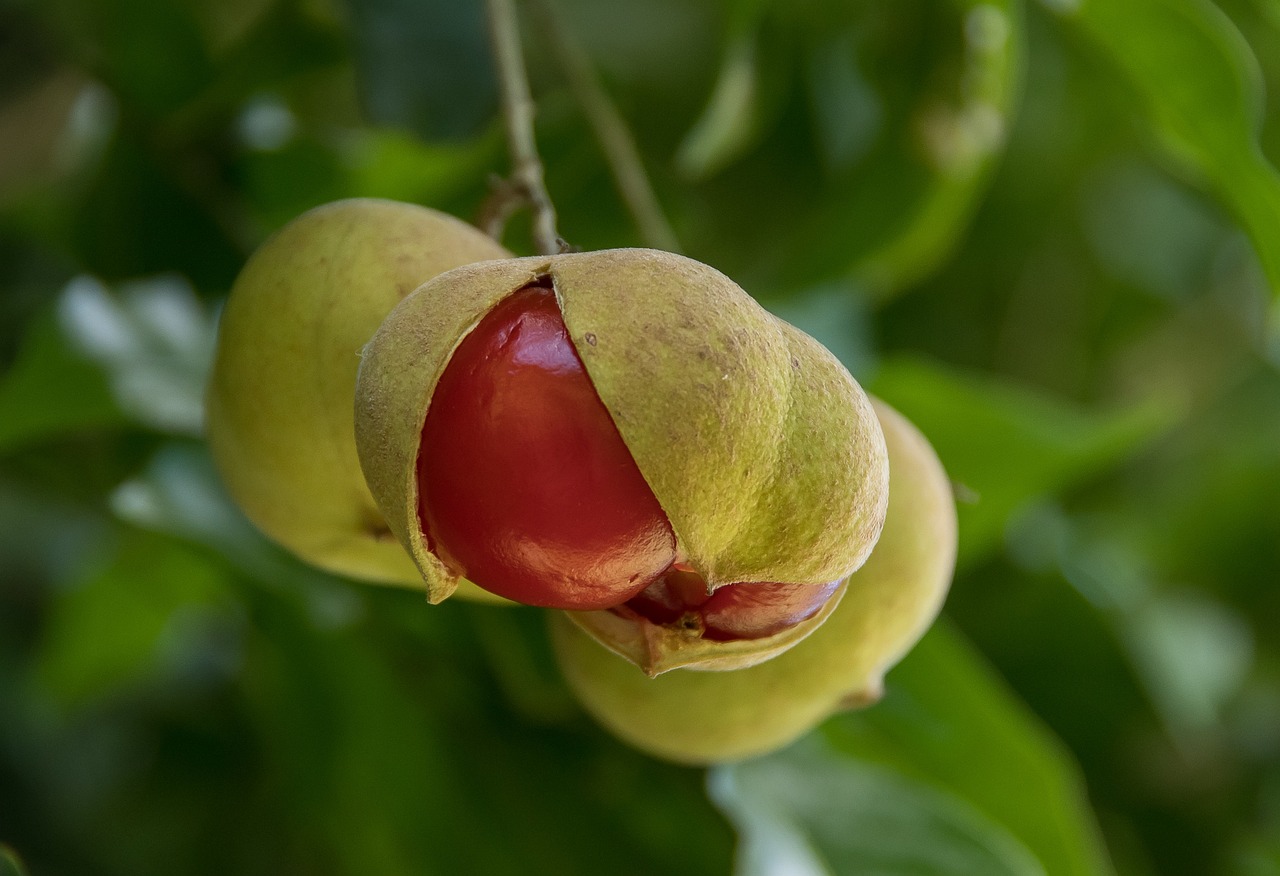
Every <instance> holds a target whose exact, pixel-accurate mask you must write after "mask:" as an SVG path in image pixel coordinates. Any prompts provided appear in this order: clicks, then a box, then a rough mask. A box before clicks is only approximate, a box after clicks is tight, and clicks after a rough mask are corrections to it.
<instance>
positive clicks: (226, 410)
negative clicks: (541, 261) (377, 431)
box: [206, 199, 509, 599]
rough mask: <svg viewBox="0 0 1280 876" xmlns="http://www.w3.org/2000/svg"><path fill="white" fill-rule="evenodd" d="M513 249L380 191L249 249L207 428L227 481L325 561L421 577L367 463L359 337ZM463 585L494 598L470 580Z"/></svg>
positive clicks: (258, 513) (232, 302) (254, 515)
mask: <svg viewBox="0 0 1280 876" xmlns="http://www.w3.org/2000/svg"><path fill="white" fill-rule="evenodd" d="M507 256H509V253H508V252H507V251H506V250H504V249H503V248H502V247H501V246H499V245H498V244H497V243H495V242H494V241H493V240H491V239H490V238H489V237H487V236H485V235H484V234H481V233H480V232H479V231H478V230H476V229H475V228H472V227H471V226H469V225H467V224H465V223H463V222H461V221H459V220H457V219H455V218H453V217H452V216H448V215H445V214H443V213H439V212H436V211H434V210H430V209H427V208H425V207H418V206H415V205H412V204H403V203H398V202H394V201H384V200H374V199H353V200H346V201H337V202H334V203H331V204H326V205H324V206H322V207H317V208H316V209H314V210H311V211H309V212H307V213H304V214H303V215H301V216H299V217H298V218H297V219H294V220H293V221H292V222H290V223H289V224H288V225H286V226H285V227H283V228H282V229H280V230H279V231H278V232H277V233H276V234H275V235H274V236H272V237H271V238H270V239H269V240H267V241H266V242H265V243H264V244H263V245H262V246H261V247H260V248H259V249H258V250H257V252H255V253H254V254H253V256H252V257H251V258H250V259H249V262H248V263H247V264H246V265H245V267H244V270H243V271H241V273H240V276H239V277H238V278H237V279H236V282H235V285H234V287H233V288H232V291H231V295H230V297H229V298H228V300H227V304H226V308H225V309H224V310H223V312H222V318H221V323H220V325H219V333H218V349H217V354H216V357H215V360H214V365H213V373H212V375H211V377H210V383H209V387H208V391H207V394H206V427H207V428H206V431H207V433H208V437H209V446H210V448H211V450H212V452H213V457H214V460H215V462H216V463H217V466H218V469H219V472H220V473H221V475H222V479H223V481H224V482H225V484H226V486H227V489H228V490H229V491H230V493H231V495H232V497H233V498H234V499H235V500H236V502H237V503H238V504H239V505H240V507H241V508H242V509H243V510H244V511H245V513H246V514H247V515H248V516H249V519H250V520H252V521H253V522H254V524H255V525H256V526H257V527H258V528H259V529H261V530H262V531H263V532H264V533H266V534H267V535H268V536H270V537H271V538H272V539H274V540H275V541H277V542H278V543H280V544H281V545H283V546H285V547H286V548H288V549H289V550H291V551H292V552H293V553H295V554H297V555H298V556H299V557H301V558H302V559H304V560H306V561H307V562H309V563H311V564H313V565H316V566H319V567H321V568H324V569H327V570H329V571H332V572H336V573H339V574H343V575H350V576H352V577H356V578H362V579H366V580H370V581H374V582H384V583H394V584H400V585H404V586H412V587H421V586H422V579H421V576H420V575H419V574H418V572H417V570H416V568H415V567H414V564H413V562H412V561H411V560H410V558H409V557H408V555H407V554H406V553H405V551H404V549H403V548H402V547H401V546H400V545H399V543H397V542H396V540H395V538H394V537H392V536H391V535H390V533H389V531H388V530H387V527H386V523H385V522H384V520H383V518H382V513H381V512H380V511H379V510H378V506H377V505H376V504H375V503H374V501H373V497H372V496H370V495H369V490H368V487H367V486H365V481H364V476H363V475H362V474H361V472H360V463H359V460H358V458H357V456H356V447H355V427H354V423H353V421H352V410H351V398H352V396H353V394H354V392H355V383H356V369H357V368H358V366H359V364H360V349H361V347H363V346H364V344H365V343H366V342H367V341H368V340H369V338H370V337H371V336H372V335H373V333H374V331H375V330H376V329H377V327H378V325H379V324H380V323H381V322H382V320H383V319H384V318H385V317H386V315H387V314H388V313H389V312H390V311H391V310H392V308H394V307H395V306H396V305H397V304H398V303H399V302H400V300H401V299H402V298H404V297H405V296H406V295H408V294H409V293H410V292H412V291H413V290H414V289H415V288H417V287H418V286H419V285H421V284H422V283H423V282H424V281H425V280H428V279H430V278H431V277H434V276H436V275H437V274H439V273H441V272H442V271H446V270H449V269H451V268H455V267H458V266H459V265H463V264H468V263H470V262H474V261H479V260H481V259H493V258H504V257H507ZM464 593H466V594H468V595H475V596H479V597H481V598H487V599H492V597H490V596H489V594H487V593H485V592H484V591H480V590H479V589H478V588H474V587H472V586H471V585H469V584H467V585H464Z"/></svg>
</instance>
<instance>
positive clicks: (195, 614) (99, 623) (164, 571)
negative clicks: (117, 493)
mask: <svg viewBox="0 0 1280 876" xmlns="http://www.w3.org/2000/svg"><path fill="white" fill-rule="evenodd" d="M224 589H225V588H224V578H223V574H222V572H221V570H220V569H219V568H218V567H216V566H215V565H213V564H211V563H210V561H209V560H208V559H207V558H206V557H204V556H201V555H199V554H196V553H194V552H192V551H191V550H190V549H189V548H185V547H183V546H181V545H178V544H176V543H174V542H171V541H169V540H167V539H159V538H156V537H154V536H149V535H145V534H142V533H138V532H133V533H125V534H123V538H122V541H121V543H120V545H119V547H118V549H117V550H116V552H115V554H114V556H112V557H111V558H110V560H109V562H108V563H107V564H106V565H105V566H103V567H101V568H96V569H94V570H92V571H91V572H90V573H89V574H88V576H87V577H86V578H84V579H83V580H80V581H77V582H74V583H72V584H71V586H70V587H69V588H68V589H67V590H65V591H64V592H63V593H61V594H60V595H59V597H58V598H57V600H56V601H55V603H54V605H53V608H52V613H51V616H50V617H49V620H48V627H47V629H46V632H45V637H44V642H43V647H42V649H41V652H40V656H39V668H38V670H37V676H38V678H39V679H40V681H41V683H42V684H43V685H44V687H45V689H46V690H47V691H48V692H49V693H51V694H52V695H53V697H54V699H55V700H56V701H57V702H58V703H59V705H61V706H63V707H64V708H74V707H76V706H79V705H82V704H84V703H86V702H90V701H92V700H95V699H98V698H100V697H103V696H108V695H110V694H112V693H114V692H116V691H117V690H119V689H120V688H121V687H123V686H126V685H129V684H134V683H137V682H139V681H141V680H143V679H144V678H145V677H147V676H148V675H150V674H152V673H154V672H157V671H168V672H170V673H174V672H181V671H183V670H184V669H188V668H190V667H189V666H184V665H183V664H185V663H190V661H191V658H192V657H193V656H194V651H196V650H199V649H200V648H201V647H202V646H203V644H204V643H203V642H202V641H201V640H202V638H203V637H204V633H205V632H206V631H207V630H208V627H209V621H210V620H211V619H212V614H213V613H214V612H215V606H216V603H217V601H218V597H219V594H220V593H222V592H223V591H224Z"/></svg>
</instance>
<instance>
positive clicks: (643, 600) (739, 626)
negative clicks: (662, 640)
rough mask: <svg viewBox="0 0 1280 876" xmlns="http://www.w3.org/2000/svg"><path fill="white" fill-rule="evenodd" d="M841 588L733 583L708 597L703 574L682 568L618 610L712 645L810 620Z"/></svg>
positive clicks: (755, 636) (757, 636)
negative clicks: (685, 630)
mask: <svg viewBox="0 0 1280 876" xmlns="http://www.w3.org/2000/svg"><path fill="white" fill-rule="evenodd" d="M839 588H840V582H839V581H832V582H831V583H830V584H820V585H819V584H813V585H806V584H775V583H759V584H751V583H744V584H728V585H725V586H723V587H720V588H719V589H717V590H716V591H715V592H714V593H710V594H709V593H707V582H706V581H705V579H703V577H702V576H701V575H699V574H698V573H697V572H694V571H692V570H689V569H685V568H681V567H680V566H675V567H673V568H672V569H671V570H670V571H669V572H668V573H667V574H666V575H663V576H662V577H661V578H659V579H658V580H657V581H654V582H653V583H652V584H651V585H649V586H648V587H647V588H645V589H644V590H643V591H642V592H640V593H639V594H637V595H636V596H634V597H632V598H631V599H629V600H628V601H627V603H626V605H625V606H622V607H619V608H617V609H615V612H616V613H618V614H621V615H623V616H625V615H626V613H627V612H628V611H631V612H634V613H635V614H637V615H639V616H640V617H642V618H644V619H645V620H647V621H648V622H650V623H653V624H656V625H658V626H667V627H681V628H684V629H687V630H689V631H690V632H697V633H700V635H701V637H702V638H704V639H708V640H710V641H713V642H731V641H737V640H742V639H763V638H765V637H766V636H772V635H775V634H776V633H780V632H782V631H783V630H785V629H788V628H790V627H793V626H795V625H796V624H798V623H800V622H801V621H805V620H808V619H809V618H811V617H813V616H814V615H816V614H817V613H818V611H819V610H820V609H821V608H822V606H823V605H825V604H826V602H827V600H828V599H830V598H831V597H832V596H833V595H834V594H835V592H836V591H837V590H838V589H839Z"/></svg>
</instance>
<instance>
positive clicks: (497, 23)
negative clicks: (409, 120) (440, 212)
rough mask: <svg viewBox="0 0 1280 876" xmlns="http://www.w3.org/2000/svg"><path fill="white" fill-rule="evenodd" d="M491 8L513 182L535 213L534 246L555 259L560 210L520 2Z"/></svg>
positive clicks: (499, 1)
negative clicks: (548, 172)
mask: <svg viewBox="0 0 1280 876" xmlns="http://www.w3.org/2000/svg"><path fill="white" fill-rule="evenodd" d="M485 7H486V10H487V12H488V16H489V35H490V41H491V44H492V47H493V58H494V62H495V64H496V65H497V70H498V84H499V90H500V94H501V99H502V118H503V122H504V123H505V125H506V129H507V145H508V148H509V149H510V151H511V162H512V168H511V176H510V178H509V180H508V182H509V183H510V184H511V186H512V187H514V188H515V189H516V190H518V191H519V192H520V194H521V195H522V196H523V197H524V199H525V201H526V202H527V203H528V205H529V209H530V210H531V211H532V213H533V242H534V245H535V246H536V247H537V249H538V252H539V253H542V254H543V255H554V254H556V253H558V252H560V251H561V249H562V243H561V240H560V235H559V233H558V232H557V231H556V208H555V205H554V204H553V203H552V202H551V196H550V195H549V194H548V193H547V186H546V183H545V181H544V180H543V169H542V159H541V158H540V157H539V156H538V144H537V140H536V138H535V136H534V127H533V117H534V104H533V98H532V97H531V96H530V94H529V79H528V76H527V75H526V73H525V65H524V52H523V51H522V49H521V46H520V25H519V21H518V20H517V18H516V8H515V2H514V0H486V3H485Z"/></svg>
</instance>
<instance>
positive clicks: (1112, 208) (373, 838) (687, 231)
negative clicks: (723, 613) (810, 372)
mask: <svg viewBox="0 0 1280 876" xmlns="http://www.w3.org/2000/svg"><path fill="white" fill-rule="evenodd" d="M527 2H528V3H529V4H531V5H533V6H537V4H538V3H544V2H545V3H552V6H553V8H554V9H555V11H556V12H557V13H558V16H559V18H560V20H562V22H563V23H564V25H565V27H566V29H567V31H568V32H569V33H570V34H571V35H572V36H573V38H574V39H575V40H576V41H577V42H579V43H580V44H581V45H582V47H583V48H585V50H586V52H587V54H588V56H589V57H590V58H591V60H592V61H593V62H594V64H595V65H596V67H597V69H598V72H599V73H600V75H601V78H602V81H603V83H604V85H605V87H606V90H607V91H608V93H609V95H610V96H611V98H612V100H613V101H614V102H615V103H616V105H617V107H618V109H619V110H620V112H621V114H622V117H623V118H625V119H626V121H627V123H628V125H629V127H630V128H631V130H632V132H633V134H634V136H635V138H636V142H637V145H638V148H639V154H640V156H641V158H642V160H643V162H644V165H645V169H646V170H647V172H648V174H649V176H650V178H651V180H652V182H653V185H654V187H655V189H656V191H657V194H658V197H659V199H660V200H661V202H662V205H663V208H664V210H665V212H666V213H667V214H668V215H669V216H670V217H671V220H672V223H673V225H674V226H675V230H676V232H677V233H678V235H679V237H680V239H681V241H682V243H683V245H684V248H685V250H686V251H687V252H688V254H690V255H692V256H694V257H696V258H699V259H701V260H704V261H707V262H709V263H711V264H714V265H715V266H717V267H719V268H720V269H722V270H724V271H725V272H727V273H728V274H730V275H731V276H733V277H734V278H735V279H737V280H738V281H739V282H740V283H741V284H742V285H743V286H744V287H745V288H747V289H748V290H749V291H750V292H752V293H753V294H755V295H756V296H757V297H758V298H759V299H760V300H761V301H762V302H763V303H765V304H766V306H769V307H771V308H772V309H774V310H775V311H777V312H779V313H780V314H783V315H784V316H786V317H787V318H789V319H791V320H792V321H794V322H796V323H797V324H799V325H801V327H803V328H805V329H806V330H808V331H810V332H811V333H812V334H814V335H815V336H816V337H818V338H819V339H821V340H822V341H823V342H824V343H827V344H828V346H830V347H831V348H832V349H833V350H835V351H836V352H837V354H838V355H840V356H841V358H843V359H844V360H845V362H846V363H847V364H848V365H849V366H850V368H851V369H853V370H854V372H855V373H856V374H857V375H858V376H859V377H860V378H861V379H863V380H864V381H865V382H866V383H867V384H868V385H869V386H870V387H871V388H872V389H873V390H874V391H875V392H877V393H879V394H881V395H882V396H883V397H884V398H886V399H887V400H888V401H890V402H891V403H893V404H895V405H897V406H899V407H900V408H901V409H902V410H903V411H904V413H906V414H908V415H909V416H910V417H912V418H913V419H914V420H915V421H916V422H917V423H918V424H919V425H920V426H921V427H922V428H923V429H924V431H925V432H926V433H927V434H928V435H929V436H930V437H931V439H932V440H933V442H934V443H935V445H936V447H937V449H938V451H939V453H940V455H941V456H942V459H943V461H944V462H945V463H946V464H947V466H948V468H949V471H950V472H951V473H952V476H953V477H954V479H955V481H956V484H957V495H958V498H959V499H960V501H961V537H962V549H961V566H960V571H959V574H958V577H957V579H956V584H955V587H954V590H953V593H952V595H951V598H950V600H949V602H948V609H947V615H948V617H947V619H946V620H945V622H944V623H942V624H941V625H939V626H938V627H937V628H935V630H934V631H932V632H931V633H930V634H929V635H928V636H927V637H926V639H925V640H924V641H923V642H922V643H921V645H920V646H919V647H918V648H917V649H916V650H915V651H914V652H913V653H912V654H911V655H909V656H908V658H907V659H906V660H905V661H904V663H903V664H902V665H901V666H900V667H899V668H898V669H896V670H895V671H894V672H892V673H890V675H889V677H888V682H887V685H888V693H887V696H886V698H885V700H884V702H883V703H882V704H880V705H879V706H876V707H875V708H872V709H870V710H867V711H865V712H858V713H849V714H845V715H840V716H837V717H835V718H833V719H831V720H830V721H828V722H827V723H826V724H825V725H823V727H821V728H820V730H819V731H817V732H815V733H813V734H811V735H810V736H809V737H808V738H806V739H804V740H802V741H801V742H800V743H798V744H797V745H796V746H794V747H792V748H791V749H788V750H786V751H783V752H780V753H778V754H775V755H771V756H769V757H766V758H762V759H760V760H758V761H754V762H748V763H744V764H738V765H731V766H724V767H718V768H716V769H714V770H711V771H710V772H700V771H696V770H690V769H684V768H676V767H672V766H669V765H665V764H662V763H659V762H656V761H654V760H652V759H650V758H647V757H645V756H643V755H641V754H639V753H636V752H634V751H631V750H629V749H627V748H626V747H625V746H623V745H622V744H621V743H619V742H617V741H615V740H613V739H612V738H610V737H609V736H607V735H606V734H605V733H604V732H603V731H601V730H599V729H598V728H596V727H595V726H594V725H593V724H592V723H591V722H590V721H589V720H588V719H587V718H586V717H585V716H584V715H583V714H582V713H581V712H580V711H579V709H578V707H577V706H576V705H575V703H574V702H573V700H572V698H571V697H570V695H569V693H568V692H567V690H566V689H565V688H564V686H563V684H562V683H561V681H560V680H559V678H558V677H557V676H556V674H555V671H554V668H553V666H552V663H551V661H550V659H549V655H548V653H547V645H546V641H545V638H544V633H543V628H542V621H541V618H540V616H539V614H538V612H536V611H532V610H519V609H510V610H499V609H493V608H484V607H479V606H473V605H465V604H458V603H456V602H450V603H447V604H444V605H442V606H439V607H428V606H426V605H425V603H424V602H423V601H422V600H421V598H420V597H418V596H416V595H415V594H412V593H406V592H398V591H388V590H382V589H378V588H374V587H369V586H365V585H360V584H356V583H354V582H350V581H345V580H341V579H338V578H334V577H332V576H330V575H327V574H324V573H321V572H318V571H315V570H312V569H309V568H307V567H305V566H303V565H301V564H300V563H298V562H297V561H296V560H294V559H293V558H291V557H289V556H288V555H286V554H285V553H283V552H282V551H281V550H279V549H278V548H276V547H274V546H273V545H271V544H269V543H267V542H266V541H265V540H264V539H263V538H262V537H261V536H259V535H258V534H257V533H256V532H255V531H254V530H253V529H252V527H251V526H250V525H249V524H248V523H247V522H246V521H245V520H244V519H243V517H241V516H240V515H239V513H238V512H237V511H236V510H235V509H234V507H232V506H231V505H230V504H229V503H228V501H227V499H226V498H225V496H224V494H223V493H222V491H221V488H220V486H219V484H218V481H217V478H216V475H215V474H214V472H213V469H212V466H211V464H210V461H209V459H208V457H207V454H206V452H205V450H204V448H203V446H202V444H201V442H200V438H199V435H200V392H201V386H202V381H203V375H204V371H205V369H206V368H207V365H208V357H209V354H210V349H211V344H212V339H213V332H214V325H215V321H216V314H217V308H218V304H219V301H220V300H221V299H222V297H223V296H224V295H225V294H226V291H227V289H228V288H229V286H230V283H231V280H232V278H233V277H234V275H235V273H236V271H237V270H238V268H239V266H240V264H241V263H242V261H243V259H244V258H245V256H246V255H247V253H248V252H250V251H251V250H252V248H253V247H254V246H255V245H256V244H257V243H258V242H260V241H261V240H262V238H263V237H264V236H265V235H266V234H267V233H269V232H270V231H271V230H273V229H274V228H276V227H278V226H279V225H281V224H282V223H283V222H285V221H287V220H288V219H289V218H291V217H292V216H294V215H296V214H297V213H299V212H301V211H302V210H304V209H306V208H308V207H311V206H313V205H315V204H317V203H321V202H323V201H326V200H331V199H334V198H339V197H345V196H354V195H374V196H381V197H390V198H398V199H402V200H408V201H415V202H419V203H425V204H430V205H432V206H435V207H439V208H441V209H445V210H449V211H451V212H454V213H456V214H458V215H461V216H464V217H473V216H475V215H477V213H478V211H479V209H480V206H481V203H482V201H483V199H484V197H485V194H486V191H487V187H488V185H489V177H490V176H491V175H493V174H501V173H503V172H504V171H505V170H506V165H507V160H506V157H505V155H504V151H503V138H502V133H501V131H500V129H499V128H498V127H497V124H496V119H495V118H494V107H495V95H494V86H493V81H494V80H493V74H492V70H491V65H490V63H489V59H488V57H487V55H486V53H485V51H484V48H483V47H484V34H483V30H482V28H483V15H482V14H481V9H480V6H479V4H478V3H477V2H474V0H470V2H466V3H455V2H448V0H427V2H420V3H408V2H402V0H218V2H214V0H181V2H161V0H43V2H37V0H3V2H0V872H2V873H6V874H7V873H11V872H13V873H19V872H23V870H22V867H23V864H22V863H20V862H19V856H20V857H21V860H22V862H25V866H26V867H28V868H29V869H30V871H31V872H32V873H37V874H42V876H43V874H91V876H92V874H103V876H108V874H121V876H126V874H127V876H144V874H151V873H155V874H166V876H174V874H198V873H201V874H202V873H243V874H252V873H281V872H284V873H316V874H357V873H358V874H362V876H363V874H379V873H386V874H397V876H400V874H404V873H423V872H427V873H436V872H440V873H486V874H489V873H517V872H519V873H527V872H546V873H557V874H559V873H566V874H568V873H584V874H586V873H592V874H594V873H601V872H610V873H621V874H632V873H634V874H655V873H661V874H682V873H689V874H707V873H729V872H734V873H738V874H744V876H745V874H753V876H755V874H760V876H763V874H772V873H783V872H785V873H804V874H809V873H813V874H825V873H831V874H860V873H870V872H875V873H895V874H896V873H902V874H908V873H909V874H962V873H963V874H969V873H972V874H996V873H1017V874H1032V873H1044V874H1054V876H1057V874H1075V873H1079V874H1105V873H1109V872H1113V871H1116V872H1121V873H1126V874H1130V873H1132V874H1204V873H1223V874H1240V876H1269V874H1280V623H1278V622H1277V618H1280V587H1277V584H1278V583H1280V498H1278V497H1280V452H1278V451H1280V373H1278V372H1277V367H1278V365H1280V340H1278V339H1280V332H1278V331H1277V328H1276V326H1277V324H1278V323H1280V320H1276V319H1274V318H1273V319H1271V320H1270V321H1268V311H1269V310H1271V311H1272V312H1273V313H1280V309H1277V308H1276V307H1275V305H1274V304H1272V303H1271V302H1272V301H1274V300H1276V296H1275V295H1273V294H1271V293H1274V292H1276V291H1277V290H1280V182H1278V178H1277V174H1276V171H1275V169H1274V165H1275V164H1276V162H1277V161H1278V160H1280V6H1278V5H1277V4H1276V3H1275V2H1274V0H1221V2H1219V3H1218V4H1216V5H1215V4H1214V3H1211V2H1209V0H1105V2H1103V0H1043V2H1040V3H1023V2H1018V0H990V2H980V3H975V2H971V0H937V2H924V0H857V2H834V0H833V2H819V0H802V2H794V3H783V2H770V0H720V2H711V0H704V2H696V3H688V2H679V0H621V2H616V3H609V4H600V3H590V2H587V0H554V2H552V0H527ZM543 8H545V7H543ZM525 11H526V12H533V11H537V9H533V10H530V9H526V10H525ZM541 20H542V17H541V16H537V15H532V14H530V15H527V16H526V37H527V48H528V56H529V62H530V72H531V76H532V78H533V83H534V89H535V92H536V97H537V99H538V103H539V116H538V122H539V131H538V133H539V138H540V145H541V147H542V149H543V155H544V158H545V160H546V163H547V175H548V181H549V186H550V189H551V191H552V194H553V196H554V197H555V200H556V202H557V206H558V207H559V210H560V213H561V232H562V234H564V235H565V236H566V237H567V238H568V239H569V240H570V241H571V242H573V243H574V244H577V245H580V246H582V247H584V248H595V247H608V246H620V245H635V244H639V243H641V242H642V240H641V237H640V236H639V232H638V231H637V230H636V227H635V225H634V223H633V222H632V221H631V219H630V217H629V215H628V213H627V211H626V209H625V208H624V206H623V202H622V200H621V199H620V198H619V196H618V195H617V193H616V192H615V191H614V189H613V184H612V176H611V173H610V168H609V166H608V165H607V163H606V162H605V160H604V158H603V157H602V152H601V150H600V148H599V147H598V145H597V143H596V141H595V139H594V136H593V133H592V128H591V126H590V124H589V122H588V119H587V118H586V117H584V114H583V108H582V107H581V106H580V105H579V104H578V103H577V102H576V100H575V99H574V96H573V95H574V91H573V89H572V88H570V87H569V83H567V82H566V80H565V71H564V69H563V68H561V67H560V66H559V65H558V64H557V63H556V52H554V51H552V50H551V48H549V42H548V41H550V40H554V38H555V35H554V33H550V32H545V31H543V30H541V29H540V28H539V24H538V23H539V22H540V21H541ZM524 229H525V226H524V225H522V224H521V223H520V222H519V221H517V222H516V223H514V224H513V225H512V228H511V230H510V232H509V233H508V240H507V242H508V244H509V245H511V246H513V247H515V248H517V249H525V250H527V248H528V244H527V239H526V237H525V235H524Z"/></svg>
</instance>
